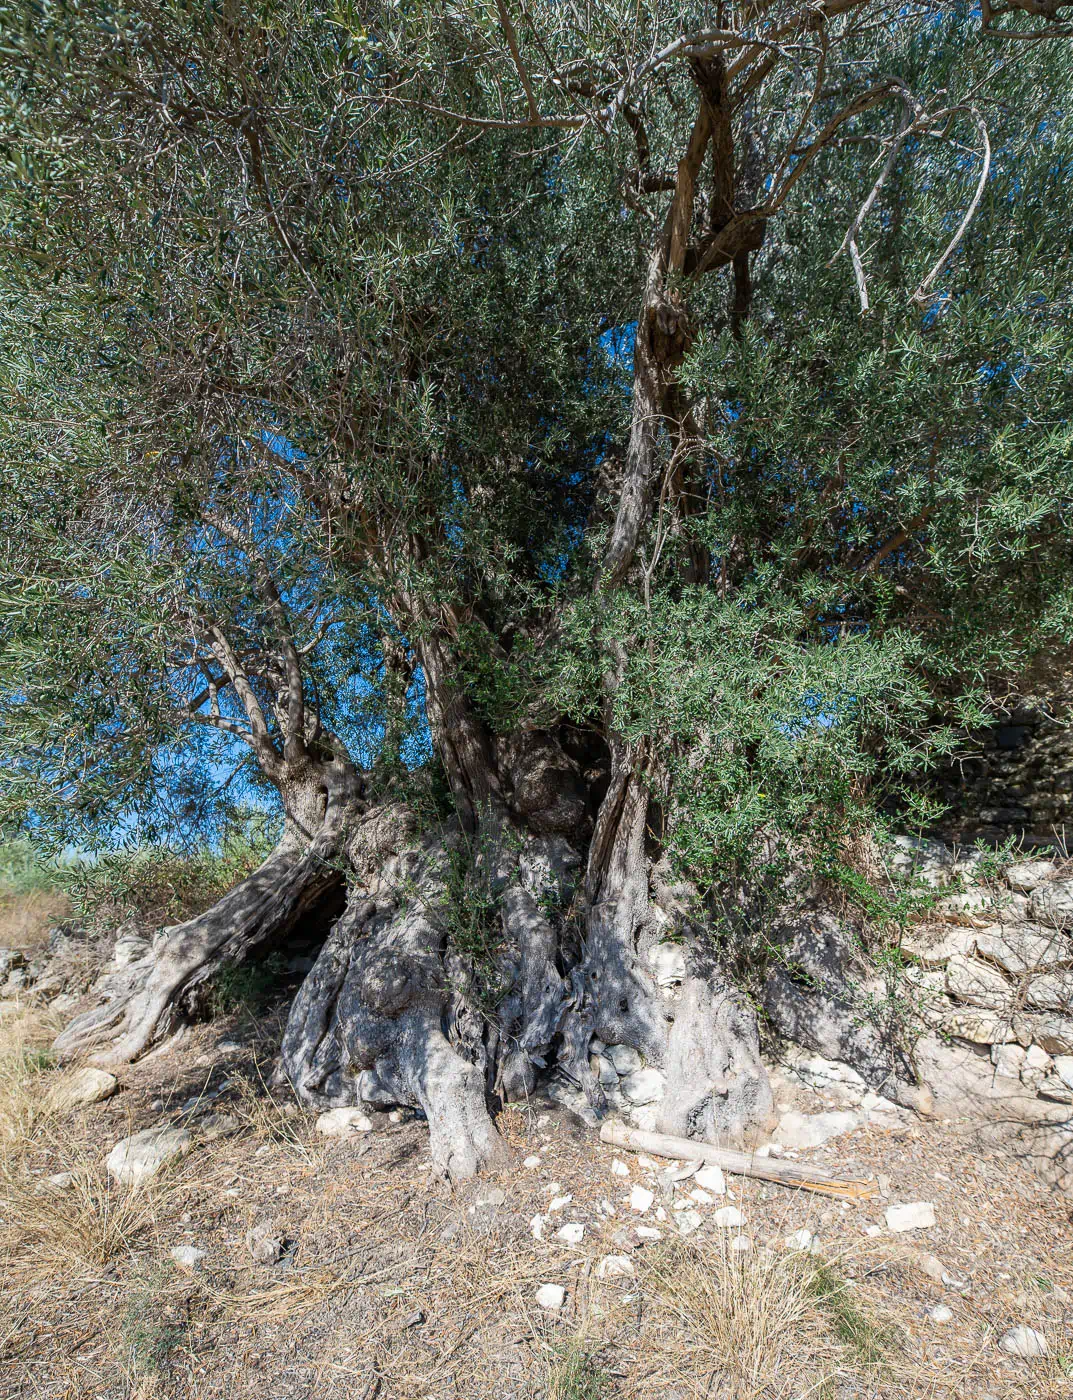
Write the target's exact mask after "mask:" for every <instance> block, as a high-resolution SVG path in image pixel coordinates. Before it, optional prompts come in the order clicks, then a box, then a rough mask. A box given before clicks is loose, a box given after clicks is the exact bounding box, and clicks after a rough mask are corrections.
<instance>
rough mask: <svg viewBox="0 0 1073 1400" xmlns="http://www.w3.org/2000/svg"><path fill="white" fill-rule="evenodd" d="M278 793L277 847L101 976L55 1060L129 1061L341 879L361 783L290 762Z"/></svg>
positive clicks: (346, 768)
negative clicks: (282, 817) (204, 905)
mask: <svg viewBox="0 0 1073 1400" xmlns="http://www.w3.org/2000/svg"><path fill="white" fill-rule="evenodd" d="M281 790H282V793H283V798H284V806H285V810H286V821H285V827H284V834H283V837H282V839H281V841H280V842H279V844H278V845H277V846H276V847H275V849H274V850H273V851H272V853H271V855H270V856H269V857H268V859H267V860H265V861H264V862H263V863H262V864H261V865H260V866H259V867H258V868H257V869H256V870H255V871H254V872H253V874H252V875H249V876H248V877H247V878H246V879H245V880H243V881H241V882H240V883H239V884H238V885H236V886H235V888H234V889H232V890H230V891H228V893H227V894H226V895H224V896H223V898H222V899H220V900H218V901H217V903H216V904H214V905H213V906H212V908H211V909H208V910H207V911H206V912H205V913H203V914H199V915H198V916H197V917H196V918H193V919H190V920H188V921H187V922H186V923H184V924H179V925H177V926H176V927H174V928H171V929H165V930H162V931H161V933H160V934H158V935H157V938H156V939H155V940H154V943H153V947H152V949H151V950H150V952H149V953H147V954H146V955H145V957H143V958H140V959H138V960H137V961H135V962H133V963H130V964H129V965H128V966H126V967H124V968H121V969H118V970H116V971H113V972H108V973H106V974H105V975H104V976H103V977H102V978H101V979H100V980H99V981H98V983H97V984H96V986H95V987H94V989H93V996H94V998H95V1005H93V1006H92V1007H91V1008H90V1009H89V1010H87V1011H85V1012H83V1013H82V1014H81V1015H79V1016H77V1017H75V1019H74V1020H73V1021H72V1022H71V1024H70V1025H69V1026H67V1027H66V1028H65V1029H64V1030H63V1031H61V1033H60V1034H59V1035H58V1036H57V1037H56V1040H55V1043H54V1048H55V1050H56V1052H57V1054H59V1055H60V1056H61V1057H64V1058H69V1057H71V1056H75V1055H89V1057H90V1058H91V1059H92V1060H93V1061H94V1062H95V1063H97V1064H122V1063H126V1062H129V1061H131V1060H135V1059H137V1058H138V1056H139V1055H142V1054H144V1053H145V1052H146V1050H148V1049H149V1048H150V1047H151V1046H152V1045H153V1044H155V1043H157V1042H159V1041H161V1040H163V1039H164V1038H165V1037H166V1036H167V1035H168V1034H169V1033H170V1032H171V1031H173V1030H174V1029H175V1028H176V1027H177V1026H178V1025H179V1024H180V1023H181V1022H182V1021H183V1020H185V1019H188V1018H190V1017H192V1016H194V1015H196V1014H197V1013H198V1012H199V1011H200V1010H201V1009H202V1007H203V1004H204V1001H205V999H206V998H207V995H208V992H209V989H210V987H211V983H212V979H213V978H214V977H215V975H216V974H217V973H218V972H219V971H220V969H221V968H223V967H226V966H229V965H234V964H236V963H242V962H245V961H247V960H248V959H249V958H250V957H251V956H252V955H254V954H264V953H268V952H271V951H272V950H273V949H275V948H279V947H283V946H285V945H286V941H287V938H288V936H289V935H290V934H291V933H292V931H293V930H295V929H296V928H297V927H299V926H300V925H301V924H302V923H303V921H304V920H305V919H307V918H308V916H309V915H310V914H311V913H313V912H314V911H315V910H316V909H317V908H318V906H321V905H322V904H323V902H324V900H325V899H326V898H328V897H329V896H331V895H332V893H333V892H334V891H337V890H338V889H339V888H340V887H341V885H342V883H343V869H342V864H341V855H342V849H343V845H344V841H345V836H346V831H347V828H348V825H349V822H350V821H351V820H352V818H353V816H354V814H355V812H356V810H358V808H359V807H360V781H359V779H358V776H357V774H356V772H355V771H354V769H353V768H352V767H351V766H350V765H349V764H348V763H343V762H340V761H339V760H332V761H329V762H326V763H314V762H313V761H312V760H308V759H304V760H303V761H302V762H301V763H299V764H292V765H291V767H290V770H289V771H288V772H287V774H286V776H285V779H284V781H283V783H282V784H281Z"/></svg>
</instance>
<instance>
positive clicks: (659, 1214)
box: [656, 1206, 667, 1220]
mask: <svg viewBox="0 0 1073 1400" xmlns="http://www.w3.org/2000/svg"><path fill="white" fill-rule="evenodd" d="M656 1219H657V1220H666V1219H667V1212H666V1211H665V1210H664V1209H663V1207H662V1206H657V1207H656Z"/></svg>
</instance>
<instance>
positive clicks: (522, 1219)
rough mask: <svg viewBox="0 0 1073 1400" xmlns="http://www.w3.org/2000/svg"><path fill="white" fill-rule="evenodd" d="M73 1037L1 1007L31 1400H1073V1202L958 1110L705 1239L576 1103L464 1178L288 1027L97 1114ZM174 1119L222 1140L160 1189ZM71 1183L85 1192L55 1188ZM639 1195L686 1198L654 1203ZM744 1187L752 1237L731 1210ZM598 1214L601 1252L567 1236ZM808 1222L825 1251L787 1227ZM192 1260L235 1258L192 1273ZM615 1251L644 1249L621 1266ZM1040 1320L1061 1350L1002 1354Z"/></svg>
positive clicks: (546, 1110)
mask: <svg viewBox="0 0 1073 1400" xmlns="http://www.w3.org/2000/svg"><path fill="white" fill-rule="evenodd" d="M52 1029H53V1028H52V1027H51V1026H50V1025H49V1024H48V1022H47V1020H46V1019H45V1018H44V1017H43V1016H42V1014H41V1013H35V1012H34V1011H33V1010H30V1009H24V1008H20V1007H17V1006H14V1007H13V1006H12V1005H11V1004H8V1006H7V1008H6V1014H5V1015H4V1016H3V1018H2V1021H0V1041H2V1042H3V1060H4V1065H5V1069H4V1072H3V1075H2V1077H0V1093H2V1098H0V1135H2V1150H3V1154H4V1155H3V1174H2V1179H0V1288H2V1296H3V1301H4V1306H3V1308H2V1310H0V1395H2V1396H3V1397H5V1400H7V1397H16V1396H17V1397H20V1400H21V1397H42V1400H44V1397H49V1400H52V1397H55V1398H56V1400H59V1398H60V1397H63V1400H81V1398H82V1397H85V1398H86V1400H90V1397H93V1400H127V1397H146V1400H148V1397H155V1396H160V1397H170V1396H181V1397H197V1400H210V1397H213V1398H214V1400H215V1397H221V1400H223V1397H227V1398H228V1400H240V1398H241V1400H253V1397H255V1396H256V1397H257V1400H292V1398H293V1400H299V1398H300V1397H301V1400H305V1398H306V1397H309V1398H310V1400H313V1397H316V1398H317V1400H334V1397H339V1400H342V1398H343V1397H346V1400H373V1397H377V1400H422V1398H423V1400H433V1397H434V1398H435V1400H456V1397H457V1398H458V1400H483V1398H484V1397H488V1400H493V1397H494V1398H495V1400H499V1398H500V1397H503V1398H504V1400H506V1398H507V1397H518V1400H523V1397H525V1400H529V1397H533V1398H534V1400H536V1397H540V1400H613V1398H614V1400H618V1397H621V1398H622V1400H650V1397H651V1398H652V1400H654V1397H661V1400H693V1398H694V1397H701V1396H704V1397H734V1398H735V1400H738V1398H739V1397H740V1398H741V1400H745V1398H746V1397H758V1398H759V1397H764V1400H783V1398H785V1400H806V1397H826V1400H851V1398H852V1400H865V1398H866V1397H867V1400H880V1397H883V1400H888V1397H889V1400H912V1397H921V1398H923V1397H955V1396H957V1397H965V1400H970V1398H971V1400H985V1397H993V1400H997V1398H998V1397H1003V1398H1005V1397H1032V1400H1051V1398H1052V1397H1055V1400H1057V1397H1064V1396H1073V1248H1071V1245H1073V1225H1071V1220H1070V1209H1071V1203H1070V1201H1069V1200H1067V1199H1064V1198H1058V1197H1055V1196H1054V1195H1052V1194H1051V1193H1050V1192H1049V1191H1048V1189H1047V1188H1046V1187H1045V1186H1044V1185H1043V1184H1042V1183H1041V1182H1039V1181H1038V1180H1037V1179H1035V1178H1034V1177H1032V1176H1031V1175H1030V1174H1028V1172H1027V1171H1026V1170H1024V1169H1022V1168H1021V1167H1020V1166H1018V1165H1017V1164H1015V1163H1012V1162H1010V1161H1008V1160H1006V1159H1004V1158H1001V1157H998V1156H990V1155H981V1154H980V1152H979V1151H978V1150H977V1149H976V1148H974V1147H972V1146H971V1145H970V1144H969V1142H968V1141H967V1139H966V1137H965V1136H964V1133H963V1131H962V1129H960V1128H959V1126H958V1125H957V1124H954V1123H951V1122H923V1121H921V1122H914V1123H902V1124H900V1125H898V1126H896V1127H894V1128H892V1129H880V1128H878V1127H876V1126H874V1125H865V1126H862V1127H860V1128H858V1129H856V1130H855V1131H853V1132H851V1133H849V1134H847V1135H845V1136H843V1137H840V1138H838V1139H836V1140H834V1141H833V1142H831V1143H829V1144H827V1146H826V1147H825V1148H821V1149H816V1150H814V1151H811V1152H804V1151H803V1152H801V1153H800V1155H799V1159H800V1160H802V1161H807V1160H815V1161H818V1162H819V1163H821V1164H823V1165H825V1166H827V1167H828V1168H831V1169H836V1170H839V1171H842V1172H845V1173H847V1174H850V1175H854V1176H860V1177H874V1178H877V1180H878V1179H879V1178H880V1177H881V1178H882V1180H881V1181H879V1182H878V1184H879V1185H880V1186H882V1187H883V1188H884V1189H885V1192H886V1195H885V1196H881V1195H879V1194H878V1193H877V1194H876V1195H875V1196H874V1197H873V1198H871V1199H869V1200H866V1201H863V1202H859V1203H853V1204H848V1203H842V1202H838V1201H831V1200H829V1199H828V1198H825V1197H823V1196H819V1195H815V1194H810V1193H807V1192H804V1191H800V1190H794V1191H791V1190H788V1189H786V1188H784V1187H781V1186H777V1185H764V1184H763V1183H759V1182H756V1181H752V1180H744V1179H742V1178H735V1177H728V1194H727V1195H726V1196H725V1197H719V1198H715V1199H714V1200H713V1201H712V1202H710V1203H700V1204H698V1203H696V1202H694V1201H692V1200H690V1202H689V1208H690V1209H695V1210H696V1211H697V1214H698V1215H699V1216H700V1217H701V1219H702V1223H701V1225H700V1227H699V1228H698V1229H696V1230H695V1231H694V1232H693V1233H691V1234H689V1235H688V1236H681V1235H680V1234H679V1232H678V1231H677V1229H676V1228H675V1219H676V1218H677V1217H678V1216H679V1215H680V1214H682V1212H681V1211H678V1212H676V1211H675V1210H674V1204H675V1200H676V1199H677V1200H682V1199H684V1197H685V1194H686V1192H688V1191H690V1190H691V1189H693V1183H692V1182H691V1181H690V1180H689V1179H685V1180H683V1181H681V1182H679V1183H677V1184H674V1183H671V1182H669V1181H667V1179H666V1177H665V1175H664V1173H665V1172H666V1171H667V1170H668V1168H669V1167H671V1166H672V1164H669V1163H667V1162H663V1161H661V1162H658V1163H657V1162H652V1163H651V1164H649V1165H646V1164H645V1161H646V1159H641V1158H638V1156H637V1155H635V1154H632V1153H629V1152H623V1151H613V1150H612V1149H611V1148H609V1147H606V1146H604V1145H603V1144H601V1143H600V1141H599V1139H598V1137H597V1135H596V1134H595V1133H594V1132H593V1131H592V1130H591V1129H589V1128H586V1127H585V1126H584V1125H583V1124H581V1123H580V1122H579V1121H578V1120H577V1119H576V1118H574V1117H573V1116H572V1115H571V1114H570V1113H568V1112H567V1111H566V1110H565V1109H563V1108H561V1107H559V1106H557V1105H555V1104H553V1103H551V1102H550V1101H540V1102H534V1103H532V1104H530V1105H527V1106H525V1107H521V1108H519V1107H517V1106H515V1107H512V1108H510V1109H508V1110H507V1111H505V1112H503V1113H502V1114H501V1115H500V1117H499V1119H498V1124H499V1128H500V1130H501V1132H502V1133H503V1134H504V1136H505V1138H506V1139H507V1141H508V1143H509V1145H510V1147H511V1149H512V1154H513V1158H514V1163H513V1166H512V1168H511V1169H510V1170H509V1171H507V1172H505V1173H503V1174H502V1175H501V1176H499V1177H496V1178H484V1179H479V1180H477V1181H474V1182H470V1183H466V1184H464V1185H462V1186H460V1187H457V1188H454V1189H452V1187H451V1186H450V1185H449V1184H448V1183H446V1182H444V1181H442V1180H440V1179H438V1178H437V1177H436V1176H435V1175H434V1174H433V1172H432V1171H431V1169H430V1163H429V1157H428V1151H427V1133H426V1129H425V1127H424V1124H423V1123H422V1122H420V1121H419V1120H416V1119H414V1118H412V1117H410V1118H409V1119H408V1121H402V1122H392V1121H390V1119H389V1118H388V1117H387V1116H386V1115H376V1116H375V1119H374V1129H373V1131H372V1132H370V1133H365V1134H359V1135H357V1136H353V1137H349V1138H346V1139H326V1138H324V1137H322V1136H319V1135H318V1134H317V1132H316V1130H315V1116H314V1115H310V1114H307V1113H305V1112H303V1111H300V1110H299V1109H298V1108H297V1106H296V1105H295V1104H293V1103H292V1102H290V1101H288V1099H287V1098H286V1096H284V1095H281V1094H276V1095H273V1094H271V1093H270V1092H269V1090H268V1089H267V1088H266V1080H267V1079H268V1077H269V1071H270V1063H271V1054H272V1050H273V1048H274V1044H275V1043H278V1042H277V1041H276V1040H275V1037H276V1035H277V1034H278V1027H277V1026H275V1025H274V1024H273V1023H272V1022H271V1021H269V1022H265V1023H261V1024H260V1025H259V1026H258V1027H256V1028H252V1027H250V1026H248V1025H247V1026H245V1027H244V1028H242V1029H241V1043H240V1047H239V1048H237V1049H230V1050H229V1049H226V1048H225V1049H221V1048H219V1042H220V1041H221V1040H222V1041H224V1043H225V1046H226V1043H227V1035H228V1029H227V1027H222V1026H221V1025H220V1024H217V1025H215V1026H206V1027H202V1028H201V1029H199V1030H198V1031H197V1032H196V1036H195V1041H194V1043H193V1045H192V1046H188V1047H187V1049H186V1051H185V1053H184V1054H183V1055H182V1056H181V1057H176V1058H171V1057H164V1056H160V1057H157V1058H152V1059H149V1060H147V1061H144V1062H142V1063H141V1064H139V1065H136V1066H133V1067H130V1068H127V1069H124V1070H123V1071H121V1072H120V1080H121V1089H120V1092H119V1093H117V1094H116V1095H115V1096H114V1097H112V1098H110V1099H108V1100H106V1101H105V1102H103V1103H100V1104H97V1105H95V1106H93V1107H91V1108H88V1109H83V1110H78V1111H75V1112H73V1113H70V1114H68V1115H66V1116H57V1115H55V1114H49V1113H47V1112H46V1111H45V1110H44V1108H43V1103H44V1095H45V1094H46V1093H47V1091H48V1088H49V1086H50V1084H51V1083H53V1082H54V1081H55V1080H56V1078H57V1077H58V1076H59V1075H60V1073H61V1072H60V1071H57V1070H55V1069H52V1068H50V1067H49V1064H48V1060H47V1057H45V1056H44V1055H42V1054H40V1053H38V1049H39V1047H41V1046H44V1045H46V1044H47V1041H48V1037H49V1034H50V1032H51V1030H52ZM230 1033H231V1034H232V1035H233V1034H234V1033H235V1031H234V1028H233V1027H232V1028H231V1032H230ZM223 1085H226V1087H225V1088H223V1091H222V1092H221V1093H219V1094H218V1096H216V1097H213V1096H214V1095H216V1094H217V1091H218V1090H219V1089H220V1088H221V1086H223ZM191 1100H193V1101H194V1103H193V1104H192V1105H191V1104H190V1101H191ZM210 1100H211V1102H210ZM184 1106H189V1107H188V1108H187V1111H186V1112H185V1114H184ZM824 1106H825V1105H824V1104H822V1103H820V1102H819V1101H818V1100H817V1101H816V1103H815V1104H814V1105H813V1107H815V1108H822V1107H824ZM203 1111H204V1112H208V1111H211V1112H214V1113H215V1114H217V1115H227V1119H231V1120H233V1121H230V1122H228V1121H227V1119H224V1121H222V1122H221V1119H220V1118H219V1116H218V1117H217V1118H215V1119H212V1118H208V1119H206V1117H205V1116H204V1112H203ZM169 1121H174V1122H177V1121H183V1122H187V1123H189V1125H190V1126H191V1128H192V1130H193V1131H194V1133H195V1140H196V1146H195V1148H194V1150H193V1151H192V1152H190V1153H189V1155H187V1156H186V1157H185V1158H183V1159H182V1160H181V1161H179V1162H178V1163H177V1164H175V1165H174V1166H172V1167H171V1168H170V1169H169V1170H167V1171H166V1172H165V1173H163V1174H161V1175H159V1176H157V1177H155V1178H153V1179H152V1181H150V1182H149V1183H148V1184H146V1185H144V1186H143V1187H141V1188H139V1189H136V1190H132V1189H131V1188H120V1187H116V1186H115V1185H114V1184H110V1183H109V1182H108V1179H107V1176H106V1174H105V1173H104V1170H103V1165H102V1164H103V1159H104V1157H105V1156H106V1155H107V1152H108V1151H109V1149H110V1148H111V1147H112V1145H113V1144H114V1143H115V1142H116V1141H118V1140H119V1139H120V1138H122V1137H124V1136H126V1135H128V1134H130V1133H132V1132H136V1131H138V1130H140V1129H142V1128H146V1127H150V1126H153V1125H155V1124H158V1123H161V1122H169ZM199 1123H200V1124H201V1127H200V1128H199V1127H198V1124H199ZM206 1124H207V1126H206ZM214 1125H215V1131H216V1132H220V1130H221V1129H222V1130H223V1131H222V1134H221V1135H219V1136H214ZM537 1157H538V1158H539V1164H532V1165H529V1166H526V1165H524V1163H525V1161H526V1159H527V1158H528V1159H533V1158H537ZM616 1158H617V1159H618V1160H619V1162H620V1163H622V1162H624V1163H625V1164H626V1168H627V1170H628V1173H629V1174H628V1176H626V1175H622V1174H621V1171H622V1168H621V1166H620V1167H619V1169H618V1171H617V1172H615V1171H612V1162H613V1161H614V1160H615V1159H616ZM65 1171H69V1172H72V1173H74V1174H75V1180H76V1184H75V1185H74V1186H71V1187H68V1188H67V1189H63V1190H60V1189H56V1188H54V1187H52V1186H51V1185H50V1184H49V1183H48V1181H47V1178H48V1177H49V1176H50V1175H53V1174H55V1173H59V1172H65ZM637 1184H640V1185H644V1186H647V1187H649V1188H650V1189H651V1190H652V1191H653V1192H654V1194H655V1201H654V1202H653V1204H652V1206H651V1207H650V1208H649V1209H648V1210H647V1211H646V1212H645V1214H644V1215H643V1216H642V1215H639V1214H637V1213H636V1212H635V1211H633V1210H631V1207H630V1205H629V1199H628V1198H629V1195H630V1191H631V1188H632V1187H633V1186H635V1185H637ZM563 1197H569V1198H570V1199H569V1200H567V1201H566V1202H564V1203H562V1204H559V1205H558V1206H557V1207H556V1209H555V1210H551V1209H550V1207H551V1203H552V1201H553V1200H556V1199H561V1198H563ZM912 1201H930V1202H932V1203H933V1204H934V1207H935V1216H936V1224H935V1225H934V1227H932V1228H930V1229H924V1230H916V1231H912V1232H907V1233H902V1234H892V1233H890V1232H889V1231H888V1230H887V1229H886V1227H885V1225H884V1214H883V1212H884V1210H885V1207H886V1205H887V1204H890V1203H892V1202H912ZM604 1202H609V1203H610V1204H611V1206H612V1207H613V1210H614V1214H613V1215H610V1214H608V1213H607V1211H606V1206H605V1205H604V1204H603V1203H604ZM728 1204H732V1205H735V1206H737V1207H738V1208H739V1209H740V1211H741V1213H742V1215H743V1217H744V1223H743V1224H742V1225H741V1226H740V1227H739V1228H738V1229H725V1228H720V1227H719V1225H717V1224H716V1222H715V1219H714V1216H715V1212H716V1211H717V1210H718V1209H719V1208H721V1207H725V1206H726V1205H728ZM657 1211H662V1213H663V1215H664V1216H665V1218H664V1219H662V1220H660V1219H657V1218H656V1217H657ZM538 1215H539V1216H542V1217H543V1218H544V1220H545V1224H544V1227H543V1230H542V1234H543V1238H541V1239H537V1238H535V1237H534V1233H533V1227H532V1223H531V1222H532V1221H533V1219H534V1217H536V1216H538ZM261 1223H265V1224H267V1225H268V1226H270V1227H271V1229H270V1231H269V1233H270V1234H272V1235H274V1236H277V1237H278V1238H279V1239H280V1240H281V1242H282V1243H281V1247H280V1251H279V1252H280V1257H279V1258H278V1259H277V1260H276V1262H274V1263H272V1264H258V1263H256V1262H255V1261H254V1259H253V1258H252V1257H251V1254H250V1251H249V1248H248V1246H247V1232H248V1231H249V1230H250V1229H251V1227H253V1226H255V1225H258V1224H261ZM567 1223H575V1224H580V1225H583V1226H584V1232H583V1235H582V1238H581V1240H580V1241H579V1242H577V1243H567V1242H565V1241H563V1240H562V1239H560V1238H559V1237H558V1235H557V1231H558V1230H559V1229H560V1228H561V1226H562V1225H564V1224H567ZM638 1224H641V1225H643V1226H645V1227H646V1228H647V1229H649V1230H652V1229H655V1230H658V1231H659V1232H660V1235H661V1239H659V1240H654V1239H647V1240H643V1241H642V1240H640V1239H639V1238H638V1236H637V1234H636V1231H635V1227H636V1226H637V1225H638ZM869 1227H872V1233H871V1234H869V1233H868V1228H869ZM802 1229H808V1230H810V1231H812V1232H813V1233H814V1235H815V1236H816V1242H815V1244H814V1246H813V1252H801V1251H795V1250H792V1249H790V1248H788V1247H787V1245H786V1243H785V1237H787V1236H788V1235H790V1234H792V1233H793V1232H796V1231H799V1230H802ZM738 1236H741V1237H744V1238H747V1239H748V1241H749V1243H750V1245H751V1248H748V1249H747V1250H740V1249H738V1248H735V1247H734V1244H733V1241H734V1239H735V1238H736V1237H738ZM179 1246H193V1247H195V1248H196V1249H198V1250H202V1251H204V1257H203V1259H201V1260H199V1261H198V1262H197V1263H196V1265H195V1266H194V1267H193V1268H183V1267H180V1266H179V1265H177V1264H176V1262H175V1261H174V1260H173V1258H172V1255H171V1251H172V1250H173V1249H175V1248H176V1247H179ZM609 1255H610V1256H614V1257H615V1258H617V1259H620V1260H623V1259H624V1260H626V1261H628V1262H627V1263H626V1264H625V1266H623V1265H621V1264H618V1265H610V1266H608V1265H604V1266H603V1267H601V1261H602V1260H604V1259H605V1258H606V1257H607V1256H609ZM623 1267H625V1269H626V1272H624V1273H618V1274H617V1276H614V1275H615V1274H616V1270H618V1269H621V1268H623ZM601 1274H603V1275H604V1276H603V1277H601ZM944 1274H945V1281H944V1280H943V1275H944ZM931 1275H936V1277H932V1276H931ZM546 1284H558V1285H560V1286H561V1287H562V1288H563V1289H564V1290H565V1293H564V1302H563V1304H562V1306H561V1308H559V1309H558V1310H556V1311H548V1310H546V1309H545V1308H543V1307H541V1306H540V1304H539V1303H538V1302H537V1299H536V1293H537V1290H538V1289H539V1288H541V1287H542V1286H543V1285H546ZM937 1305H945V1306H946V1307H947V1308H948V1309H949V1310H950V1313H951V1316H950V1317H949V1319H948V1320H946V1321H936V1320H934V1319H933V1317H932V1316H931V1313H932V1310H934V1309H935V1308H936V1307H937ZM1018 1324H1023V1325H1027V1326H1029V1327H1032V1328H1034V1329H1036V1330H1037V1331H1038V1332H1040V1333H1041V1334H1043V1335H1044V1336H1045V1337H1046V1339H1047V1342H1048V1355H1047V1356H1045V1357H1042V1358H1039V1359H1036V1360H1022V1359H1019V1358H1017V1357H1014V1356H1009V1355H1006V1354H1005V1353H1004V1352H1003V1351H1002V1350H1001V1349H1000V1348H999V1345H998V1343H999V1339H1000V1338H1001V1337H1002V1336H1003V1334H1004V1333H1005V1332H1006V1331H1007V1329H1009V1328H1010V1327H1012V1326H1015V1325H1018Z"/></svg>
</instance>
